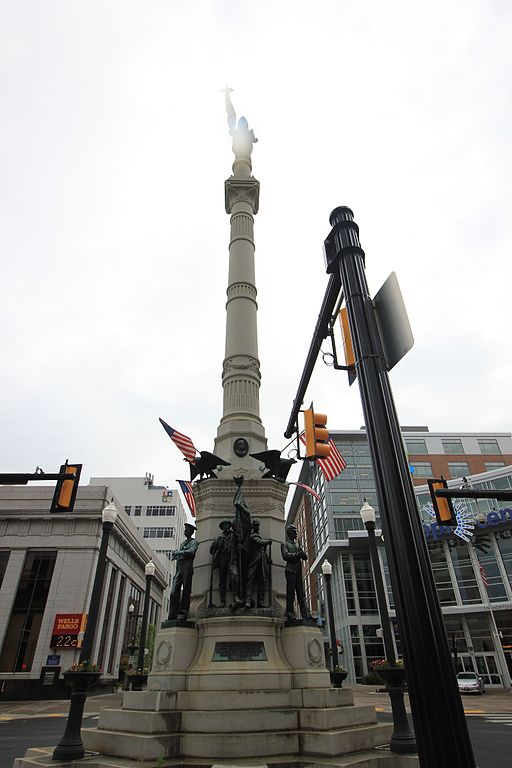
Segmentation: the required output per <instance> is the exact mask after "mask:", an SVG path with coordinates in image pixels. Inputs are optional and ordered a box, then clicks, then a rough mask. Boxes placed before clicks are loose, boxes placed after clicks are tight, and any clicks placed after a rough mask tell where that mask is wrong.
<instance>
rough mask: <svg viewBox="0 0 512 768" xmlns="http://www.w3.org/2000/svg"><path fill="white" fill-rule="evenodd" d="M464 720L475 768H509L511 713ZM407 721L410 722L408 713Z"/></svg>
mask: <svg viewBox="0 0 512 768" xmlns="http://www.w3.org/2000/svg"><path fill="white" fill-rule="evenodd" d="M377 717H378V720H380V721H383V722H388V723H389V722H391V715H390V714H389V712H379V713H378V715H377ZM466 720H467V723H468V730H469V735H470V737H471V743H472V745H473V753H474V755H475V761H476V765H477V768H509V766H510V749H511V746H512V714H511V713H510V712H509V713H507V714H502V715H500V714H487V715H469V716H467V717H466ZM409 723H412V719H411V716H410V715H409ZM447 738H449V734H447ZM2 768H3V766H2Z"/></svg>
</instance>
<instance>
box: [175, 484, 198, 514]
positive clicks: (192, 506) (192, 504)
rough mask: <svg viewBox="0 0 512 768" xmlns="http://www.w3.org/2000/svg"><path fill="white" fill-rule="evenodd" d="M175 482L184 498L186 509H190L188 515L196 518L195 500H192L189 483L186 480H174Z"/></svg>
mask: <svg viewBox="0 0 512 768" xmlns="http://www.w3.org/2000/svg"><path fill="white" fill-rule="evenodd" d="M176 482H177V483H179V486H180V489H181V492H182V494H183V495H184V497H185V501H186V502H187V505H188V508H189V509H190V513H191V515H192V517H195V516H196V500H195V499H194V492H193V490H192V483H189V482H188V480H176Z"/></svg>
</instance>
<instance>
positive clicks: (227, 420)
mask: <svg viewBox="0 0 512 768" xmlns="http://www.w3.org/2000/svg"><path fill="white" fill-rule="evenodd" d="M242 119H243V118H242ZM239 130H240V129H238V131H239ZM238 131H237V130H236V129H235V131H234V132H233V136H234V140H233V148H234V150H235V162H234V163H233V176H231V177H230V178H229V179H227V180H226V182H225V201H226V213H229V214H230V215H231V232H230V240H229V277H228V288H227V303H226V348H225V356H224V364H223V371H222V387H223V395H224V401H223V412H222V418H221V421H220V424H219V427H218V430H217V438H216V440H215V448H214V453H215V454H216V455H218V456H221V457H222V458H223V459H226V461H230V462H231V464H232V465H233V469H234V470H238V469H242V470H243V471H244V472H245V473H246V474H247V473H250V474H252V472H254V473H255V474H256V475H259V472H257V467H258V462H256V461H255V460H254V459H251V458H250V456H249V454H250V453H257V452H259V451H264V450H266V448H267V440H266V437H265V429H264V427H263V424H262V422H261V418H260V406H259V390H260V381H261V374H260V361H259V359H258V329H257V311H258V304H257V301H256V297H257V291H256V278H255V269H254V216H255V214H256V213H257V212H258V203H259V191H260V184H259V181H258V180H257V179H255V178H254V177H253V176H251V170H252V167H251V160H250V152H249V151H248V150H247V148H248V146H250V148H251V150H252V144H248V142H247V141H246V142H245V143H244V144H241V143H240V142H238V144H237V142H236V133H237V132H238ZM251 133H252V132H251ZM243 150H245V151H243ZM237 441H238V443H237ZM243 441H246V444H247V445H246V446H245V447H244V443H243ZM245 449H247V450H246V453H245V454H244V450H245Z"/></svg>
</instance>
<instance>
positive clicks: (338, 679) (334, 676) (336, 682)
mask: <svg viewBox="0 0 512 768" xmlns="http://www.w3.org/2000/svg"><path fill="white" fill-rule="evenodd" d="M329 675H330V678H331V684H332V686H333V687H334V688H341V684H342V683H343V681H344V680H345V679H346V677H347V675H348V672H347V670H346V669H345V667H341V666H340V665H339V664H337V665H336V666H335V667H334V669H333V670H332V672H329Z"/></svg>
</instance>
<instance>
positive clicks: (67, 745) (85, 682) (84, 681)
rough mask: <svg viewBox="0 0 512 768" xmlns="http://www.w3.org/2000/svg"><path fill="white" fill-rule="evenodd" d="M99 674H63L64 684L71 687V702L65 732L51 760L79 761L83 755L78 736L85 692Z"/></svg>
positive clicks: (82, 744) (81, 743)
mask: <svg viewBox="0 0 512 768" xmlns="http://www.w3.org/2000/svg"><path fill="white" fill-rule="evenodd" d="M100 677H101V672H64V682H65V683H67V684H68V685H69V686H70V687H71V702H70V705H69V715H68V719H67V723H66V730H65V731H64V735H63V737H62V739H61V740H60V741H59V743H58V744H57V746H56V747H55V750H54V752H53V756H52V760H61V761H71V760H81V758H82V757H83V756H84V755H85V749H84V743H83V741H82V736H81V734H80V729H81V727H82V717H83V713H84V705H85V700H86V698H87V691H88V690H89V688H92V687H93V686H94V685H95V684H96V683H97V682H98V680H99V679H100Z"/></svg>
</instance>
